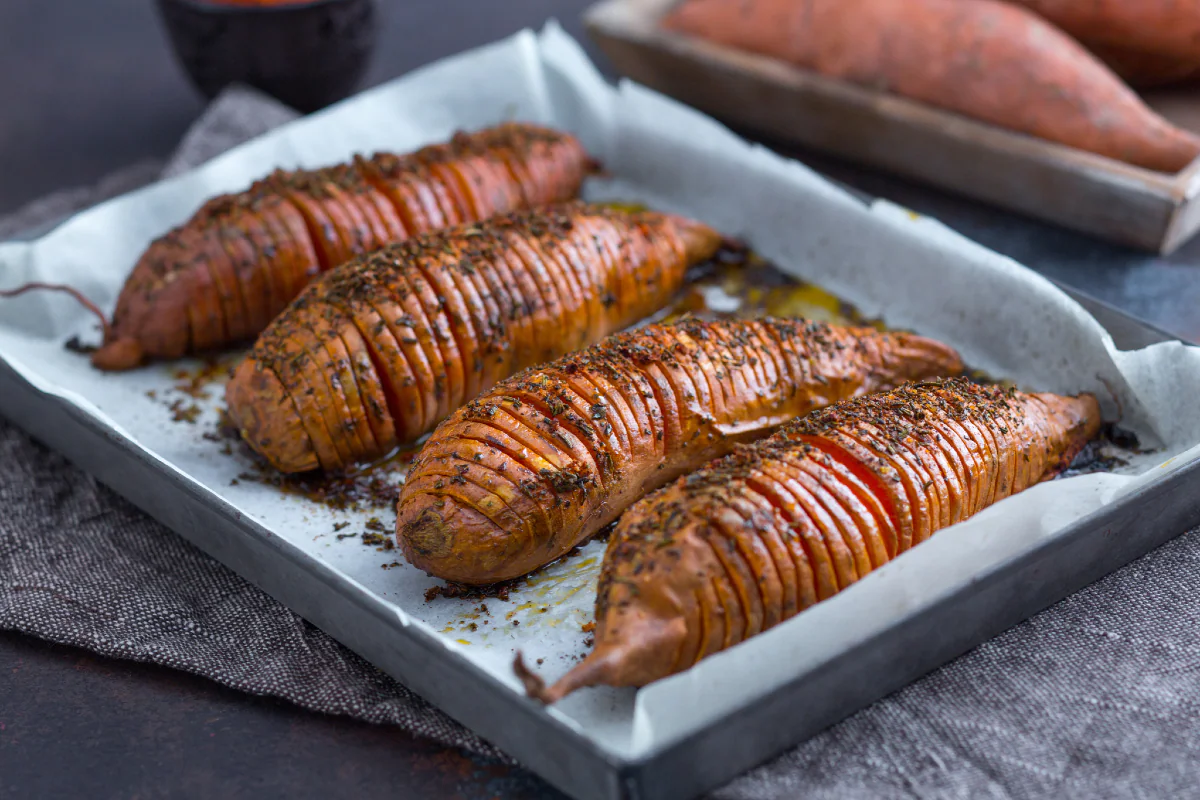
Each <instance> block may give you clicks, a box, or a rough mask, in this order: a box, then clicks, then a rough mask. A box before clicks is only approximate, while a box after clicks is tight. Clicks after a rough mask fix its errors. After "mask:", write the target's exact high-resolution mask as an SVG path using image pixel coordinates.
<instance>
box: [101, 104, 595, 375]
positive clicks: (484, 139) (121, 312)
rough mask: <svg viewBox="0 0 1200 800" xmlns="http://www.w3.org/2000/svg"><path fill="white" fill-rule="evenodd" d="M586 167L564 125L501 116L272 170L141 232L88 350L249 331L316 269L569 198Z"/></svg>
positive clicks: (146, 347)
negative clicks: (157, 232) (138, 252)
mask: <svg viewBox="0 0 1200 800" xmlns="http://www.w3.org/2000/svg"><path fill="white" fill-rule="evenodd" d="M593 168H594V163H593V162H592V161H591V160H590V158H589V157H588V155H587V153H586V152H584V149H583V147H582V145H580V143H579V142H578V140H576V139H575V138H574V137H572V136H570V135H568V134H566V133H561V132H558V131H553V130H550V129H547V128H542V127H538V126H534V125H526V124H517V123H507V124H503V125H499V126H496V127H494V128H488V129H485V130H482V131H479V132H477V133H473V134H465V133H459V134H456V135H455V136H454V138H453V139H451V141H450V142H449V143H446V144H440V145H435V146H431V147H426V148H424V149H421V150H418V151H416V152H415V153H411V154H408V155H394V154H391V153H380V154H377V155H375V156H373V157H371V158H362V157H356V158H355V159H354V161H353V162H352V163H350V164H343V165H339V166H333V167H327V168H324V169H317V170H300V171H294V172H283V171H277V172H275V173H273V174H272V175H270V176H269V177H267V178H265V179H263V180H261V181H258V182H257V183H255V184H254V185H253V186H251V187H250V188H249V189H247V190H246V191H244V192H242V193H240V194H234V195H223V196H221V197H217V198H214V199H212V200H210V201H209V202H207V203H206V204H205V205H204V206H203V207H202V208H201V209H200V210H199V211H198V212H196V214H195V215H194V216H193V217H192V218H191V219H190V220H189V221H188V222H187V223H185V224H183V225H181V226H180V227H178V228H176V229H174V230H173V231H171V232H170V233H168V234H166V235H165V236H163V237H161V238H159V239H157V240H156V241H155V242H154V243H152V244H151V245H150V247H149V248H148V249H147V250H146V252H145V253H144V254H143V255H142V257H141V259H140V260H139V261H138V263H137V265H136V266H135V267H134V269H133V272H132V273H131V274H130V276H129V278H128V279H127V281H126V283H125V286H124V288H123V289H122V291H121V294H120V296H119V297H118V299H117V306H116V311H115V312H114V314H113V319H112V323H111V325H110V326H109V333H108V337H107V339H106V341H105V343H104V346H102V347H101V348H100V349H99V350H97V351H96V352H95V353H94V355H93V359H92V360H93V363H95V365H96V366H98V367H100V368H102V369H128V368H132V367H135V366H137V365H139V364H141V363H142V362H143V361H144V360H146V359H150V358H178V357H180V356H183V355H185V354H188V353H194V352H198V351H204V350H210V349H213V348H218V347H222V346H226V345H229V344H232V343H235V342H238V341H241V340H245V339H249V338H252V337H254V336H256V335H257V334H258V333H260V332H261V331H262V330H263V329H264V328H265V327H266V326H267V323H268V322H270V321H271V320H272V319H273V318H274V317H275V316H276V315H277V314H279V312H281V311H282V310H283V309H284V308H285V307H286V306H287V304H288V303H289V302H290V301H291V300H292V299H293V298H295V297H296V296H297V295H298V294H299V293H300V290H301V289H303V288H304V287H305V286H306V285H307V284H308V282H309V281H311V280H312V279H313V278H314V277H315V276H316V275H318V274H319V273H321V272H322V271H325V270H328V269H331V268H333V267H336V266H338V265H339V264H342V263H344V262H345V261H347V260H349V259H350V258H351V257H353V256H355V255H358V254H362V253H366V252H369V251H371V250H374V249H376V248H378V247H381V246H382V245H384V244H387V243H389V242H396V241H401V240H403V239H406V238H408V237H409V236H413V235H415V234H419V233H424V232H427V231H431V230H436V229H439V228H443V227H446V226H450V225H457V224H460V223H464V222H473V221H476V220H480V219H484V218H487V217H490V216H492V215H493V214H501V213H505V212H508V211H513V210H516V209H521V208H528V207H532V206H537V205H541V204H546V203H553V202H559V201H563V200H569V199H570V198H572V197H574V196H575V195H576V194H577V193H578V191H579V187H580V185H581V183H582V181H583V179H584V177H585V175H587V174H588V172H589V171H590V170H591V169H593Z"/></svg>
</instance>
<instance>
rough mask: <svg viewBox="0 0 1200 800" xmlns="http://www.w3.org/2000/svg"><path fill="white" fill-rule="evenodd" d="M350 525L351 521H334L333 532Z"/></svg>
mask: <svg viewBox="0 0 1200 800" xmlns="http://www.w3.org/2000/svg"><path fill="white" fill-rule="evenodd" d="M349 527H350V523H349V522H335V523H333V532H334V533H337V532H338V531H341V530H345V529H346V528H349ZM351 535H352V536H353V535H354V534H351Z"/></svg>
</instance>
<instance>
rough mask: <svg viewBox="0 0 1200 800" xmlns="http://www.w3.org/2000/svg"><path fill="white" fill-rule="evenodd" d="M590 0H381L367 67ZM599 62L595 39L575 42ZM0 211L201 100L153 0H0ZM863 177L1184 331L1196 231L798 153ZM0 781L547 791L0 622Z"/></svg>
mask: <svg viewBox="0 0 1200 800" xmlns="http://www.w3.org/2000/svg"><path fill="white" fill-rule="evenodd" d="M587 5H588V3H587V2H586V0H557V1H555V0H504V2H480V1H479V0H403V1H402V0H383V2H381V7H382V24H383V28H382V30H381V33H380V47H379V49H378V51H377V54H376V58H375V61H374V64H373V66H372V69H371V71H370V73H369V76H368V79H367V82H368V83H370V84H375V83H379V82H381V81H384V80H387V79H389V78H392V77H395V76H397V75H400V74H403V73H404V72H406V71H408V70H410V69H413V68H414V67H417V66H420V65H421V64H424V63H426V62H428V61H430V60H432V59H435V58H438V57H440V56H443V55H448V54H450V53H454V52H457V51H460V50H463V49H466V48H469V47H473V46H476V45H479V44H484V43H486V42H489V41H492V40H495V39H498V38H500V37H502V36H505V35H507V34H509V33H512V32H514V31H516V30H519V29H520V28H522V27H526V26H536V25H539V24H540V23H541V22H542V21H543V20H545V19H546V18H547V17H549V16H551V15H554V16H557V17H558V19H559V20H560V21H561V22H562V23H563V24H564V26H565V27H566V28H567V30H568V31H570V32H571V33H572V34H573V35H575V36H576V37H578V38H580V39H581V41H582V40H584V39H585V36H584V34H583V31H582V26H581V24H580V22H579V13H580V11H581V10H582V9H583V8H584V7H586V6H587ZM588 47H589V52H590V53H591V55H592V56H593V58H596V59H597V61H598V62H599V63H600V64H601V65H602V67H605V68H607V65H606V64H605V62H604V60H603V58H602V57H601V56H600V54H599V53H598V52H597V51H596V50H595V48H594V47H591V45H590V43H589V44H588ZM0 76H3V78H2V79H0V175H2V176H3V178H2V179H0V214H3V213H5V212H8V211H11V210H14V209H16V208H18V207H20V206H21V205H23V204H24V203H26V202H28V201H30V200H33V199H34V198H36V197H38V196H40V195H42V194H44V193H46V192H49V191H52V190H55V189H59V188H63V187H67V186H78V185H83V184H88V183H91V182H93V181H95V180H96V179H98V178H100V177H102V176H103V175H105V174H107V173H109V172H111V171H113V170H115V169H118V168H120V167H122V166H125V165H128V164H130V163H132V162H134V161H137V160H139V159H143V158H149V157H163V156H165V155H167V154H168V153H169V152H170V151H171V150H172V148H173V147H174V146H175V144H176V143H177V142H178V140H179V137H180V136H181V135H182V134H183V132H184V131H185V130H186V128H187V127H188V125H189V124H190V123H191V122H192V121H193V120H194V119H195V118H196V116H197V115H198V114H199V113H200V112H201V110H202V108H203V106H204V102H203V100H202V98H201V97H199V96H198V95H197V94H196V93H195V92H194V91H193V90H192V88H191V87H190V85H189V84H188V82H187V80H186V77H185V76H184V75H183V73H182V72H181V71H180V70H179V69H178V68H177V66H176V64H175V62H174V60H173V58H172V55H171V52H170V50H169V48H168V45H167V42H166V39H165V37H164V36H163V34H162V31H161V30H160V28H159V25H158V20H157V17H156V15H155V11H154V4H153V3H152V2H151V0H104V2H94V0H77V1H75V2H72V1H71V0H3V2H0ZM796 155H798V156H799V157H800V158H802V159H803V160H805V161H807V162H808V163H810V164H812V165H813V166H816V167H817V168H818V169H821V170H823V171H825V172H827V173H828V174H831V175H833V176H835V177H837V178H839V179H841V180H843V181H846V182H847V183H849V184H851V185H853V186H855V187H857V188H859V189H862V190H864V191H866V192H869V193H871V194H874V195H878V196H882V197H886V198H888V199H891V200H894V201H896V202H899V203H902V204H904V205H906V206H909V207H910V208H913V209H915V210H918V211H921V212H923V213H926V214H930V215H932V216H935V217H938V218H940V219H942V220H943V221H944V222H946V223H948V224H950V225H951V226H952V227H955V228H957V229H958V230H960V231H962V232H963V233H965V234H967V235H968V236H971V237H972V238H975V239H977V240H979V241H981V242H983V243H984V244H986V245H988V246H990V247H992V248H994V249H996V250H998V251H1000V252H1002V253H1005V254H1007V255H1010V256H1013V257H1014V258H1016V259H1018V260H1020V261H1022V262H1024V263H1026V264H1028V265H1029V266H1031V267H1033V268H1035V269H1037V270H1039V271H1041V272H1043V273H1045V274H1047V275H1048V276H1050V277H1053V278H1056V279H1058V280H1060V281H1063V282H1065V283H1068V284H1071V285H1073V286H1075V287H1078V288H1080V289H1082V290H1084V291H1086V292H1088V293H1089V294H1091V295H1093V296H1095V297H1097V298H1099V299H1101V300H1104V301H1106V302H1108V303H1111V304H1113V305H1115V306H1118V307H1120V308H1122V309H1124V310H1125V311H1128V312H1129V313H1132V314H1134V315H1135V316H1138V317H1141V318H1143V319H1145V320H1147V321H1150V322H1152V323H1154V324H1156V325H1158V326H1159V327H1161V328H1164V329H1166V330H1168V331H1170V332H1172V333H1175V334H1177V335H1179V336H1181V337H1184V338H1189V339H1200V310H1198V309H1200V280H1196V279H1194V278H1193V274H1194V272H1195V271H1200V240H1197V241H1196V242H1193V244H1191V245H1189V246H1186V247H1184V248H1183V249H1182V250H1181V251H1180V252H1178V253H1177V254H1175V255H1174V256H1172V257H1170V258H1157V257H1153V256H1149V255H1146V254H1143V253H1138V252H1135V251H1131V250H1126V249H1122V248H1117V247H1113V246H1111V245H1108V244H1105V243H1103V242H1100V241H1096V240H1093V239H1089V238H1086V237H1083V236H1079V235H1076V234H1072V233H1069V232H1066V231H1062V230H1059V229H1055V228H1052V227H1049V226H1046V225H1042V224H1039V223H1036V222H1033V221H1030V220H1026V219H1022V218H1018V217H1015V216H1013V215H1010V214H1006V213H1002V212H998V211H995V210H992V209H988V208H985V207H982V206H980V205H978V204H975V203H972V202H969V201H965V200H962V199H960V198H956V197H951V196H949V195H946V194H944V193H941V192H938V191H934V190H929V189H924V188H921V187H918V186H916V185H913V184H911V183H907V182H904V181H900V180H897V179H893V178H890V177H886V176H882V175H875V174H871V173H869V172H865V171H863V170H859V169H856V168H854V167H852V166H850V165H847V164H842V163H838V162H833V161H830V160H827V159H823V158H819V157H816V156H814V155H812V154H805V153H798V154H796ZM0 676H3V677H0V797H3V798H6V799H7V798H10V797H11V798H18V797H20V798H24V797H30V798H50V797H58V796H63V797H75V796H93V797H124V798H134V797H138V798H143V797H175V796H181V797H182V796H186V797H191V796H204V797H221V798H225V797H229V798H236V797H250V796H254V797H269V796H277V795H287V796H289V797H309V796H314V797H315V796H324V797H331V796H332V797H342V796H354V797H363V798H366V797H463V798H484V797H488V798H490V797H497V796H503V797H511V798H548V797H557V796H559V795H558V794H557V793H556V792H554V791H553V790H552V789H550V788H548V787H547V786H546V785H545V784H543V783H542V782H541V781H539V780H538V779H537V778H535V777H532V776H530V775H528V774H526V773H523V772H521V771H520V770H509V769H505V768H503V767H501V766H498V765H496V764H492V763H488V762H486V761H482V760H479V759H473V758H468V757H466V756H463V755H462V754H460V753H458V752H456V751H452V750H447V749H445V748H441V747H438V746H435V745H431V744H429V743H427V742H424V741H422V740H419V739H416V738H414V737H412V736H409V735H408V734H405V733H403V732H400V731H397V730H395V729H391V728H382V727H376V726H370V725H365V724H361V723H357V722H353V721H349V720H346V719H339V718H332V717H327V716H322V715H317V714H313V713H309V712H306V711H302V710H299V709H297V708H294V707H292V706H290V705H287V704H284V703H281V702H277V701H273V700H268V699H261V698H254V697H249V696H246V695H243V694H239V693H236V692H232V691H229V690H226V689H223V688H221V687H219V686H216V685H215V684H212V683H210V682H208V681H206V680H202V679H199V678H195V677H192V676H189V675H184V674H182V673H178V672H174V671H172V670H168V669H164V668H159V667H152V666H146V665H141V664H133V663H129V662H121V661H112V660H108V659H104V658H100V657H97V656H93V655H91V654H89V653H86V652H84V651H81V650H76V649H72V648H67V647H60V646H57V645H50V644H46V643H44V642H40V641H37V640H34V639H31V638H28V637H24V636H20V635H17V634H12V633H0Z"/></svg>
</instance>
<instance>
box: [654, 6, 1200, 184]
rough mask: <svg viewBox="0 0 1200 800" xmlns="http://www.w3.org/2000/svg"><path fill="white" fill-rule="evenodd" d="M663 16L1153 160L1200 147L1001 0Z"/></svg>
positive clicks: (1160, 165)
mask: <svg viewBox="0 0 1200 800" xmlns="http://www.w3.org/2000/svg"><path fill="white" fill-rule="evenodd" d="M1160 4H1161V3H1160ZM1073 5H1075V6H1091V5H1095V4H1094V3H1074V4H1073ZM662 25H663V27H664V28H666V29H667V30H671V31H676V32H679V33H685V34H689V35H692V36H697V37H701V38H704V39H707V40H710V41H712V42H716V43H718V44H723V45H728V46H731V47H736V48H739V49H743V50H749V51H753V52H757V53H761V54H764V55H768V56H773V57H775V58H778V59H781V60H783V61H787V62H789V63H791V64H794V65H796V66H799V67H802V68H804V69H810V70H813V71H815V72H819V73H821V74H823V75H827V76H829V77H832V78H837V79H841V80H845V81H850V82H853V83H857V84H862V85H864V86H868V87H872V88H878V89H882V90H887V91H891V92H895V93H896V94H900V95H904V96H906V97H910V98H913V99H914V100H919V101H921V102H924V103H928V104H930V105H934V106H940V107H942V108H945V109H948V110H950V111H954V112H957V113H959V114H963V115H965V116H969V117H973V118H975V119H978V120H982V121H984V122H989V123H992V124H994V125H999V126H1002V127H1005V128H1010V129H1012V130H1015V131H1019V132H1021V133H1027V134H1030V135H1032V136H1037V137H1040V138H1042V139H1046V140H1049V141H1053V142H1059V143H1061V144H1064V145H1068V146H1070V147H1074V148H1078V149H1080V150H1086V151H1089V152H1093V153H1099V154H1100V155H1104V156H1108V157H1109V158H1114V159H1119V160H1121V161H1127V162H1129V163H1131V164H1136V165H1138V166H1142V167H1146V168H1148V169H1153V170H1160V171H1163V172H1178V171H1179V170H1181V169H1183V167H1185V166H1187V164H1189V163H1190V162H1191V161H1192V160H1193V159H1195V158H1196V156H1197V155H1200V138H1197V137H1196V136H1194V135H1193V134H1191V133H1189V132H1186V131H1183V130H1181V129H1179V128H1177V127H1175V126H1173V125H1172V124H1171V123H1169V122H1168V121H1167V120H1165V119H1163V118H1162V117H1161V116H1159V115H1158V114H1156V113H1155V112H1154V111H1152V110H1151V109H1150V108H1148V107H1147V106H1146V105H1145V103H1143V102H1142V100H1141V99H1140V98H1139V97H1138V96H1137V94H1136V93H1134V92H1133V91H1132V90H1131V89H1130V88H1129V87H1128V86H1126V85H1125V84H1124V83H1122V82H1121V80H1120V79H1119V78H1117V76H1116V75H1114V74H1113V73H1112V71H1111V70H1109V69H1108V68H1107V67H1106V66H1105V65H1104V64H1103V63H1102V62H1100V61H1099V60H1098V59H1097V58H1096V57H1095V56H1094V55H1092V54H1091V53H1089V52H1088V51H1087V50H1086V49H1084V47H1083V46H1082V45H1080V44H1079V43H1078V42H1076V41H1075V40H1073V39H1072V38H1071V37H1070V36H1067V35H1066V34H1064V33H1063V32H1062V31H1060V30H1059V29H1058V28H1056V27H1055V26H1053V25H1051V24H1050V23H1048V22H1046V21H1045V20H1044V19H1042V18H1041V17H1039V16H1038V15H1037V14H1035V13H1033V12H1032V11H1029V10H1028V9H1026V8H1021V7H1018V6H1014V5H1010V4H1008V3H1004V2H999V0H740V1H739V2H731V1H730V0H685V2H684V3H683V4H682V5H680V6H678V7H677V8H675V9H674V10H673V11H671V12H670V13H669V14H668V15H667V16H666V17H665V18H664V19H663V21H662Z"/></svg>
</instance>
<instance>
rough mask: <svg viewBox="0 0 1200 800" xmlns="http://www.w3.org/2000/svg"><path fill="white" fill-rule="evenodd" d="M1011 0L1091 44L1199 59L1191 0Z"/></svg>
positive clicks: (1198, 7)
mask: <svg viewBox="0 0 1200 800" xmlns="http://www.w3.org/2000/svg"><path fill="white" fill-rule="evenodd" d="M1010 1H1011V2H1012V3H1014V4H1015V5H1020V6H1025V7H1026V8H1029V9H1031V10H1033V11H1036V12H1037V13H1038V14H1040V15H1042V16H1043V17H1045V18H1046V19H1048V20H1050V21H1051V22H1053V23H1054V24H1055V25H1057V26H1058V27H1060V28H1062V29H1063V30H1064V31H1066V32H1067V33H1069V34H1071V35H1072V36H1074V37H1075V38H1076V39H1078V40H1080V41H1081V42H1084V43H1085V44H1087V45H1088V46H1089V47H1090V46H1092V45H1105V46H1108V47H1117V48H1121V49H1123V50H1130V51H1136V52H1139V53H1145V54H1148V55H1156V56H1160V57H1163V58H1171V59H1178V60H1180V61H1190V62H1191V63H1193V64H1195V63H1196V62H1197V61H1200V3H1197V2H1195V0H1010Z"/></svg>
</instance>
